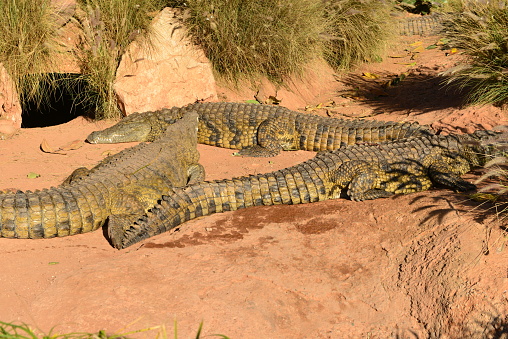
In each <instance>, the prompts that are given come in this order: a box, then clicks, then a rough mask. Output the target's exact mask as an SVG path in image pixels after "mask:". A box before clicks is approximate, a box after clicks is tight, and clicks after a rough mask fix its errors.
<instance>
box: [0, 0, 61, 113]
mask: <svg viewBox="0 0 508 339" xmlns="http://www.w3.org/2000/svg"><path fill="white" fill-rule="evenodd" d="M0 13H2V15H0V63H2V64H3V66H4V67H5V69H6V70H7V72H8V73H9V75H10V76H11V78H12V80H13V83H14V86H15V89H16V91H17V92H18V94H19V96H20V100H21V101H22V102H26V101H29V100H30V101H34V102H36V103H38V104H40V103H41V101H42V100H43V99H44V97H45V96H46V94H47V93H48V90H50V89H48V87H47V86H41V83H45V84H51V83H52V81H53V79H52V78H51V74H49V72H50V71H51V69H54V68H53V66H54V53H53V52H54V51H55V50H56V49H57V46H58V44H57V37H58V34H57V29H58V26H57V24H56V22H57V18H56V15H57V14H56V13H57V11H56V9H55V8H54V7H52V6H51V1H50V0H2V1H0Z"/></svg>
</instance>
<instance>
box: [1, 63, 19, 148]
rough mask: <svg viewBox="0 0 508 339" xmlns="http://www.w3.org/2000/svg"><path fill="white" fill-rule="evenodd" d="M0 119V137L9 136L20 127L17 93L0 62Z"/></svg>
mask: <svg viewBox="0 0 508 339" xmlns="http://www.w3.org/2000/svg"><path fill="white" fill-rule="evenodd" d="M0 121H1V124H0V139H5V138H7V137H9V136H10V135H12V134H13V133H14V131H15V130H16V129H17V128H20V127H21V104H20V102H19V95H18V93H17V91H16V89H15V87H14V83H13V82H12V79H11V77H10V75H9V74H8V73H7V70H6V69H5V68H4V66H3V65H2V64H0Z"/></svg>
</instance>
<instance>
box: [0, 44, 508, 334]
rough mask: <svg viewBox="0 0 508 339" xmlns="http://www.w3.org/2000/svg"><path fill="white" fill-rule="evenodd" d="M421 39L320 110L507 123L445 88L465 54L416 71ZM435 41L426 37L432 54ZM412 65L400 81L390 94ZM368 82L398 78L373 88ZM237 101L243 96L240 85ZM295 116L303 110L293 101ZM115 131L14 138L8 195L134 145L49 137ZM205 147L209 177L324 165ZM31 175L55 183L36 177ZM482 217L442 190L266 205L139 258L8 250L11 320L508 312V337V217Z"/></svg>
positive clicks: (211, 325) (73, 245)
mask: <svg viewBox="0 0 508 339" xmlns="http://www.w3.org/2000/svg"><path fill="white" fill-rule="evenodd" d="M416 40H418V39H415V38H412V39H405V40H404V41H403V42H402V43H400V44H399V45H398V46H395V47H394V48H393V49H392V51H391V52H390V53H389V55H392V56H402V55H404V56H405V57H404V58H386V59H385V61H384V62H382V63H377V64H369V65H366V66H363V67H361V68H360V69H358V70H356V71H354V72H352V73H351V74H349V75H345V76H340V77H338V81H334V82H333V83H330V82H326V83H323V87H321V88H314V89H313V90H315V91H316V92H315V93H317V94H320V97H319V98H317V99H314V100H313V101H312V102H308V103H307V104H308V105H317V104H319V103H326V102H328V101H331V100H333V101H334V104H329V105H328V106H329V107H326V108H325V109H320V110H316V112H317V113H318V114H329V115H332V116H337V117H340V116H350V117H367V118H369V119H370V118H373V119H382V120H416V121H419V122H420V123H429V124H431V125H432V126H433V127H434V128H436V129H438V130H442V131H443V132H450V131H459V132H460V131H470V130H473V129H475V128H491V127H493V126H495V125H499V124H506V112H502V111H501V110H499V109H497V108H495V107H492V106H484V107H470V108H462V107H461V105H460V103H461V99H462V98H463V96H462V95H461V94H456V93H452V92H444V91H443V90H441V89H439V88H438V86H437V85H438V82H439V80H436V78H435V77H436V75H437V73H439V72H441V71H443V70H445V69H447V68H449V67H451V66H453V65H454V64H455V63H456V62H457V60H459V59H460V58H461V57H460V56H459V55H451V56H445V53H446V51H445V50H441V49H439V48H438V49H432V50H423V51H421V52H419V53H413V55H414V56H415V57H416V59H415V60H410V55H409V54H411V53H409V54H408V52H407V51H405V50H413V49H415V48H416V47H415V46H410V45H409V43H411V42H414V41H416ZM434 40H435V39H434ZM434 40H433V38H427V39H424V40H423V46H424V47H425V46H428V45H430V44H431V43H433V42H435V41H434ZM412 62H415V63H416V64H415V65H414V66H411V65H409V66H408V65H403V64H401V63H406V64H408V63H412ZM408 70H410V71H409V72H410V73H409V75H408V76H407V77H406V78H405V79H403V80H402V81H401V82H400V83H399V84H398V85H395V86H388V87H383V86H382V85H381V84H382V83H384V82H386V81H387V80H388V79H390V78H393V77H395V76H396V75H399V74H401V73H403V72H406V71H408ZM364 72H369V73H373V74H376V75H381V76H382V78H381V79H366V78H365V77H364V76H362V73H364ZM307 90H309V89H308V88H307ZM346 90H347V91H348V92H347V93H346ZM346 94H347V95H346ZM223 95H225V96H226V99H229V100H234V99H236V97H235V96H234V95H232V94H231V93H230V92H229V91H226V90H225V91H224V93H223ZM279 95H280V92H279ZM380 95H381V96H380ZM289 98H290V97H289ZM242 99H252V98H251V97H249V98H242ZM281 105H284V106H290V107H291V106H292V105H293V106H295V103H294V102H293V104H292V103H291V99H288V97H283V101H282V103H281ZM325 106H326V105H325ZM293 108H294V107H293ZM113 123H114V122H99V123H90V122H86V121H85V120H83V119H81V118H78V119H76V120H73V121H71V122H69V123H67V124H63V125H59V126H53V127H47V128H34V129H24V130H21V131H20V132H19V133H18V134H17V135H15V136H14V137H13V138H12V139H10V140H6V141H0V143H1V146H2V147H1V149H0V159H1V162H0V163H2V164H3V165H2V167H1V168H2V169H1V172H2V175H1V177H0V188H18V189H21V190H27V189H31V190H33V189H39V188H44V187H49V186H51V185H57V184H59V183H60V182H61V181H62V180H63V179H64V178H65V177H66V176H67V175H68V174H70V173H71V171H72V170H73V169H74V168H76V167H79V166H88V167H90V166H93V165H95V164H96V163H97V162H98V161H99V160H100V159H102V158H103V157H104V156H105V152H117V151H119V150H121V149H123V148H125V147H128V146H131V145H132V144H122V145H90V144H84V145H82V147H80V148H79V149H76V150H69V151H65V152H64V153H66V154H65V155H58V154H48V153H43V152H41V151H40V149H39V145H40V143H41V142H42V141H43V139H46V140H47V142H48V143H49V144H50V145H51V146H53V147H59V146H62V145H64V144H66V143H68V142H70V141H73V140H84V138H85V137H86V136H87V135H88V133H90V132H91V131H93V130H98V129H102V128H105V127H107V126H109V125H111V124H113ZM198 148H199V151H200V153H201V162H202V164H203V165H204V167H205V168H206V170H207V179H220V178H231V177H233V176H240V175H246V174H250V173H262V172H268V171H272V170H276V169H280V168H283V167H287V166H291V165H293V164H296V163H298V162H301V161H304V160H306V159H308V158H310V157H312V156H313V153H312V152H304V151H298V152H285V153H284V154H281V155H279V156H277V157H274V158H269V159H267V158H258V159H254V158H239V157H232V156H231V153H232V151H231V150H227V149H218V148H214V147H209V146H203V145H199V146H198ZM29 172H34V173H37V174H40V177H39V178H35V179H29V178H27V174H28V173H29ZM477 174H478V172H476V173H474V174H469V175H468V178H470V179H474V177H475V176H476V175H477ZM474 206H475V204H474V203H472V202H468V201H467V200H466V199H465V197H464V196H461V195H459V194H455V193H453V192H451V191H449V190H446V189H433V190H430V191H427V192H422V193H418V194H412V195H408V196H398V197H394V198H390V199H378V200H375V201H366V202H361V203H357V202H352V201H348V200H333V201H327V202H322V203H315V204H308V205H299V206H276V207H257V208H251V209H247V210H241V211H237V212H228V213H223V214H216V215H213V216H209V217H204V218H201V219H197V220H194V221H191V222H188V223H185V224H184V225H182V226H181V227H180V228H179V230H178V231H177V232H171V233H166V234H162V235H159V236H157V237H154V238H151V239H148V240H146V241H144V242H142V243H140V244H137V245H135V246H132V247H130V248H128V249H126V250H123V251H117V250H115V249H113V248H112V247H111V246H110V245H109V243H108V242H107V241H106V239H105V237H104V235H103V232H101V231H97V232H93V233H88V234H83V235H77V236H72V237H66V238H61V239H48V240H14V239H0V253H1V255H0V267H1V268H2V269H1V273H0V305H1V307H0V320H1V321H8V322H11V321H12V322H17V323H19V322H24V323H27V324H29V325H31V326H32V327H36V328H39V329H40V330H42V331H46V332H47V331H49V330H50V329H52V328H53V332H54V333H62V332H69V331H79V332H82V331H98V330H101V329H104V330H106V331H107V332H108V333H121V332H126V331H131V330H136V329H143V328H148V327H150V326H157V325H164V326H165V328H166V330H167V331H168V333H169V334H168V336H169V337H172V333H173V326H174V323H175V322H176V323H177V324H178V328H179V333H180V335H181V337H190V336H193V335H195V333H196V332H197V329H198V326H199V324H200V322H203V324H204V334H213V333H221V334H225V335H228V336H229V337H230V338H386V337H395V336H398V337H399V338H414V337H418V338H426V337H441V338H462V337H467V336H469V337H478V338H480V337H482V336H481V335H482V333H483V332H482V331H488V330H489V329H492V327H493V326H495V325H496V320H495V319H496V317H499V318H501V319H504V321H505V322H504V326H505V331H506V326H507V325H506V321H508V319H506V316H507V311H508V304H507V303H508V264H507V263H508V250H507V248H506V247H507V245H508V235H507V233H506V231H503V229H502V228H501V227H505V225H506V222H504V221H503V220H498V219H496V217H495V215H492V214H489V213H486V212H485V213H484V212H483V211H482V210H477V211H476V212H474V210H473V208H474ZM489 323H490V324H491V325H489ZM489 326H490V327H489ZM156 332H157V330H153V331H149V332H144V333H138V334H133V335H132V336H134V337H147V338H153V337H155V335H156ZM487 337H488V336H487Z"/></svg>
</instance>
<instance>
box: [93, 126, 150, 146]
mask: <svg viewBox="0 0 508 339" xmlns="http://www.w3.org/2000/svg"><path fill="white" fill-rule="evenodd" d="M151 130H152V127H151V126H150V124H148V123H145V122H131V123H121V122H120V123H118V124H116V125H113V126H111V127H109V128H106V129H104V130H102V131H95V132H92V133H90V135H89V136H88V137H87V138H86V141H88V142H89V143H91V144H115V143H120V142H134V141H149V140H148V136H149V135H150V131H151Z"/></svg>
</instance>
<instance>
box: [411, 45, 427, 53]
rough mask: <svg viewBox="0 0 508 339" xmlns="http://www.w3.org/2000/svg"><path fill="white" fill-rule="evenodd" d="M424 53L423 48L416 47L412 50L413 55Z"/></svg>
mask: <svg viewBox="0 0 508 339" xmlns="http://www.w3.org/2000/svg"><path fill="white" fill-rule="evenodd" d="M423 51H425V48H424V47H423V46H418V47H416V48H415V49H413V53H420V52H423Z"/></svg>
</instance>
